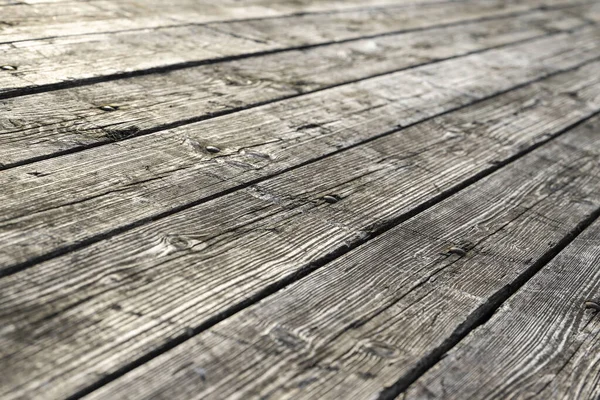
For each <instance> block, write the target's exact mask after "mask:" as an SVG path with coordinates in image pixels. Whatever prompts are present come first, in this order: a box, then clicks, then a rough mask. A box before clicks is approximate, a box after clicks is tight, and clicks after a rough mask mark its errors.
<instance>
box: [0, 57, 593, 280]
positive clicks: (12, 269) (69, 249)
mask: <svg viewBox="0 0 600 400" xmlns="http://www.w3.org/2000/svg"><path fill="white" fill-rule="evenodd" d="M596 60H600V56H599V57H596V58H594V59H591V60H588V61H586V62H584V63H582V64H579V65H577V66H575V67H570V68H566V69H564V70H561V71H555V72H553V73H550V74H546V75H544V76H540V77H538V78H535V79H533V80H530V81H528V82H524V83H521V84H519V85H516V86H513V87H512V88H509V89H506V90H503V91H500V92H496V93H494V94H492V95H489V96H485V97H482V98H481V99H478V100H475V101H473V102H470V103H468V104H464V105H461V106H458V107H454V108H451V109H448V110H446V111H444V112H442V113H439V114H436V115H432V116H429V117H427V118H424V119H422V120H419V121H416V122H413V123H411V124H408V125H406V126H402V127H396V128H394V129H391V130H389V131H386V132H383V133H380V134H378V135H375V136H373V137H371V138H368V139H365V140H363V141H360V142H357V143H354V144H352V145H350V146H348V147H345V148H343V149H339V150H336V151H333V152H331V153H327V154H323V155H321V156H319V157H315V158H313V159H310V160H306V161H304V162H302V163H299V164H296V165H293V166H290V167H287V168H283V169H282V170H280V171H278V172H275V173H273V174H270V175H266V176H263V177H260V178H256V179H253V180H250V181H248V182H246V183H242V184H240V185H237V186H233V187H231V188H229V189H225V190H223V191H221V192H219V193H214V194H212V195H210V196H206V197H203V198H201V199H198V200H195V201H192V202H190V203H187V204H183V205H180V206H177V207H174V208H172V209H170V210H168V211H164V212H162V213H158V214H156V215H153V216H149V217H145V218H142V219H140V220H138V221H135V222H131V223H129V224H126V225H123V226H121V227H118V228H115V229H113V230H110V231H108V232H105V233H102V234H98V235H95V236H92V237H90V238H87V239H84V240H81V241H79V242H77V243H74V244H71V245H66V246H63V247H59V248H57V249H55V250H53V251H50V252H48V253H46V254H43V255H40V256H37V257H33V258H31V259H30V260H27V261H25V262H22V263H19V264H15V265H13V266H11V267H8V268H4V269H3V270H0V278H2V277H5V276H9V275H13V274H15V273H17V272H20V271H23V270H25V269H27V268H29V267H31V266H33V265H35V264H38V263H41V262H44V261H48V260H50V259H53V258H56V257H59V256H61V255H64V254H67V253H69V252H72V251H75V250H79V249H82V248H85V247H88V246H90V245H92V244H94V243H97V242H100V241H102V240H105V239H109V238H111V237H113V236H115V235H118V234H120V233H123V232H126V231H129V230H131V229H134V228H136V227H139V226H142V225H145V224H147V223H150V222H152V221H156V220H159V219H162V218H166V217H169V216H171V215H173V214H176V213H178V212H181V211H184V210H187V209H189V208H192V207H195V206H197V205H200V204H203V203H206V202H209V201H211V200H214V199H217V198H220V197H223V196H226V195H228V194H231V193H233V192H236V191H238V190H242V189H245V188H248V187H250V186H253V185H256V184H258V183H261V182H264V181H266V180H268V179H272V178H274V177H276V176H279V175H282V174H285V173H287V172H289V171H293V170H295V169H298V168H301V167H304V166H306V165H309V164H312V163H315V162H318V161H320V160H323V159H325V158H328V157H331V156H334V155H336V154H339V153H342V152H345V151H348V150H351V149H353V148H356V147H358V146H362V145H364V144H366V143H370V142H372V141H374V140H377V139H380V138H382V137H385V136H389V135H392V134H395V133H397V132H399V131H401V130H403V129H407V128H410V127H413V126H416V125H418V124H421V123H424V122H427V121H429V120H432V119H434V118H438V117H441V116H444V115H447V114H450V113H453V112H455V111H459V110H461V109H464V108H467V107H470V106H473V105H475V104H478V103H481V102H484V101H487V100H489V99H492V98H495V97H497V96H500V95H503V94H505V93H508V92H511V91H514V90H518V89H520V88H523V87H526V86H528V85H531V84H534V83H537V82H540V81H543V80H545V79H548V78H550V77H552V76H556V75H560V74H562V73H566V72H569V71H573V70H577V69H579V68H582V67H583V66H585V65H587V64H589V63H592V62H595V61H596ZM598 113H600V110H597V111H594V113H593V114H592V115H591V116H588V117H586V118H584V119H582V120H579V121H578V122H576V123H574V124H572V125H570V127H571V126H576V125H579V124H580V123H582V122H583V121H587V120H588V119H589V118H591V117H593V116H595V115H596V114H598ZM562 133H564V130H562V131H560V133H558V134H556V135H553V136H549V137H548V139H547V140H545V141H541V142H539V143H538V144H536V145H534V147H533V148H537V147H539V146H540V145H541V144H543V143H546V142H547V141H548V140H551V139H553V138H555V137H557V135H560V134H562ZM525 151H526V152H525V153H523V152H520V153H518V154H527V152H528V150H525ZM513 157H514V156H513ZM513 157H511V158H510V159H512V158H513ZM504 165H505V164H503V163H498V164H497V166H498V167H501V166H504ZM496 169H497V168H495V169H494V171H495V170H496ZM485 171H488V170H485ZM373 229H378V228H377V227H375V228H373Z"/></svg>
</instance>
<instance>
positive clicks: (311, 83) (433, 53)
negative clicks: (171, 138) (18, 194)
mask: <svg viewBox="0 0 600 400" xmlns="http://www.w3.org/2000/svg"><path fill="white" fill-rule="evenodd" d="M587 9H588V8H587V7H573V8H572V9H569V10H568V12H567V11H565V10H562V11H541V12H535V13H531V14H526V15H522V16H521V17H520V18H518V19H514V18H499V19H493V20H489V21H483V22H476V23H469V24H463V25H460V26H453V27H446V28H432V29H427V30H423V31H417V32H410V33H404V34H394V35H385V36H382V37H376V38H371V39H359V40H356V41H351V42H347V43H343V44H330V45H325V46H319V47H314V48H308V49H304V50H290V51H284V52H281V53H276V54H270V55H264V56H261V57H260V58H255V57H250V58H246V59H242V60H235V61H224V62H220V63H216V64H211V65H204V66H198V67H192V68H184V69H181V70H175V71H171V72H166V73H162V74H150V75H143V76H139V77H133V78H127V79H119V80H116V81H110V82H102V83H96V84H92V85H86V86H83V87H74V88H69V89H63V90H57V91H53V92H50V93H40V94H36V95H30V96H22V97H16V98H11V99H7V100H5V101H4V104H5V108H3V109H0V121H3V134H2V135H0V163H1V164H3V165H4V168H9V167H11V166H14V165H18V164H24V163H28V162H31V161H32V160H39V159H40V158H49V157H51V156H53V155H57V154H60V153H63V152H69V151H75V150H77V149H82V148H86V147H91V146H94V145H97V144H101V143H107V142H110V141H114V140H116V139H125V138H129V137H133V136H136V135H137V136H139V135H143V134H145V133H149V132H152V131H157V130H164V129H166V128H168V127H171V128H172V127H174V126H177V125H185V124H189V123H191V122H194V121H199V120H202V119H208V118H211V117H215V116H218V115H223V114H225V113H232V112H235V111H239V110H241V109H246V108H250V107H253V106H257V105H260V104H263V103H268V102H274V101H277V100H282V99H284V98H289V97H293V96H297V95H300V94H304V93H308V92H314V91H317V90H324V89H326V88H330V87H333V86H338V85H342V84H344V83H350V82H353V81H356V80H361V79H366V78H369V77H372V76H376V75H382V74H388V73H392V72H395V71H398V70H402V69H407V68H414V67H416V66H419V65H423V64H429V63H434V62H439V61H442V60H444V59H448V58H453V57H460V56H464V55H466V54H469V53H474V52H481V51H484V50H486V49H489V48H491V47H498V46H509V45H511V44H517V43H519V42H522V41H526V40H532V39H535V38H540V37H543V36H548V35H552V34H557V33H559V32H560V31H569V30H574V29H579V28H581V27H582V26H584V25H585V24H586V21H585V20H584V17H583V16H584V15H585V13H586V11H587ZM574 13H575V14H578V15H579V17H575V16H573V14H574ZM74 54H79V53H74ZM298 59H302V60H303V63H301V64H299V63H297V61H296V60H298ZM306 65H310V66H311V69H310V71H308V70H307V69H306ZM107 105H109V106H111V107H112V108H111V110H112V111H103V110H102V107H103V106H107ZM113 109H114V110H113Z"/></svg>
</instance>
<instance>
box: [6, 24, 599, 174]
mask: <svg viewBox="0 0 600 400" xmlns="http://www.w3.org/2000/svg"><path fill="white" fill-rule="evenodd" d="M590 25H595V24H587V23H586V24H583V25H581V26H579V27H577V28H575V29H572V30H565V31H560V32H553V33H550V34H543V35H538V36H534V37H531V38H527V39H522V40H517V41H515V42H510V43H504V44H500V45H497V46H492V47H486V48H485V49H479V50H473V51H470V52H467V53H463V54H457V55H454V56H450V57H447V58H442V59H436V60H431V61H427V62H424V63H420V64H415V65H410V66H407V67H403V68H399V69H395V70H391V71H386V72H381V73H378V74H375V75H369V76H366V77H363V78H357V79H353V80H349V81H344V82H340V83H336V84H332V85H329V86H323V87H321V88H318V89H314V90H309V91H305V92H301V93H295V94H291V95H287V96H280V97H277V98H273V99H270V100H265V101H261V102H257V103H252V104H248V105H246V106H241V107H234V108H230V109H227V110H222V111H215V112H211V113H208V114H204V115H201V116H198V117H193V118H187V119H184V120H179V121H176V122H171V123H168V124H162V125H158V126H155V127H153V128H148V129H143V130H141V131H139V132H136V133H134V134H132V135H130V136H128V137H126V138H123V139H121V140H117V141H114V140H105V141H98V142H96V143H91V144H86V145H84V146H77V147H73V148H70V149H67V150H63V151H58V152H54V153H51V154H44V155H40V156H37V157H31V158H28V159H26V160H21V161H17V162H13V163H8V164H0V171H3V170H8V169H11V168H16V167H20V166H23V165H28V164H32V163H35V162H38V161H44V160H48V159H51V158H56V157H61V156H65V155H69V154H74V153H79V152H81V151H85V150H88V149H93V148H95V147H100V146H104V145H107V144H110V143H115V142H123V141H125V140H129V139H133V138H137V137H140V136H146V135H150V134H153V133H157V132H160V131H164V130H168V129H173V128H178V127H181V126H185V125H189V124H193V123H197V122H202V121H206V120H209V119H213V118H218V117H222V116H225V115H231V114H234V113H237V112H240V111H246V110H250V109H253V108H256V107H262V106H266V105H269V104H273V103H277V102H281V101H285V100H289V99H294V98H297V97H301V96H306V95H311V94H314V93H318V92H322V91H325V90H329V89H334V88H337V87H340V86H345V85H351V84H354V83H359V82H362V81H366V80H369V79H375V78H380V77H382V76H386V75H392V74H395V73H398V72H402V71H409V70H412V69H416V68H421V67H425V66H428V65H433V64H437V63H440V62H445V61H450V60H454V59H458V58H462V57H468V56H471V55H475V54H481V53H485V52H487V51H492V50H498V49H502V48H505V47H511V46H517V45H521V44H524V43H528V42H533V41H536V40H540V39H543V38H549V37H552V36H557V35H561V34H565V33H572V32H576V31H578V30H581V29H584V28H586V27H589V26H590ZM316 46H320V45H316ZM294 50H297V49H294ZM286 51H293V50H286ZM597 59H600V57H599V58H593V59H592V60H590V61H586V62H585V63H583V64H580V65H579V66H582V65H585V64H587V63H590V62H592V61H595V60H597ZM579 66H578V67H579ZM569 70H570V69H566V70H561V71H558V72H563V71H564V72H566V71H569ZM547 76H551V75H547ZM14 97H17V96H14ZM0 100H2V95H1V94H0ZM101 129H102V130H103V131H105V129H104V128H101Z"/></svg>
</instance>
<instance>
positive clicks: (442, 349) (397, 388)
mask: <svg viewBox="0 0 600 400" xmlns="http://www.w3.org/2000/svg"><path fill="white" fill-rule="evenodd" d="M599 217H600V208H597V209H596V210H594V211H593V212H592V213H591V214H589V215H588V216H587V217H586V218H585V219H584V220H583V221H581V222H579V224H577V226H576V227H575V228H573V229H572V230H571V231H570V232H568V233H567V234H566V235H565V236H564V237H563V238H562V239H561V240H560V241H559V242H558V243H557V244H556V245H554V246H553V247H552V248H551V249H550V250H548V251H547V252H546V253H544V254H543V255H542V256H541V257H540V258H539V259H538V261H536V262H535V263H534V264H533V265H532V266H531V267H529V268H527V269H526V270H525V271H523V272H522V273H521V274H520V275H519V276H518V277H517V278H516V279H515V280H514V281H512V282H511V283H508V284H506V285H505V286H504V287H503V288H501V289H500V290H498V291H497V292H496V293H494V294H493V295H492V296H490V297H489V299H488V300H487V301H486V302H485V303H484V304H482V305H481V306H479V307H478V308H477V309H476V310H475V311H473V312H472V313H471V314H469V315H468V316H467V317H466V319H465V321H464V322H463V323H461V324H460V325H459V326H458V327H457V328H456V329H455V331H454V332H453V333H452V334H451V335H450V337H448V338H447V339H446V340H445V341H444V342H443V343H442V344H441V345H440V346H439V347H437V348H436V349H434V350H432V351H431V352H430V353H429V354H427V355H426V356H424V357H423V358H422V359H421V360H420V361H419V362H418V363H417V365H416V367H415V368H414V369H413V370H412V371H410V372H407V373H406V374H404V376H402V377H401V378H400V379H398V380H397V381H396V383H394V384H393V385H391V386H389V387H387V388H385V389H384V390H382V391H381V392H380V394H379V396H378V400H391V399H395V398H396V397H397V396H399V395H400V394H402V392H404V391H405V390H406V389H408V387H409V386H410V385H412V384H413V383H414V382H415V381H417V380H418V379H419V378H420V377H421V376H422V375H424V374H425V373H427V371H429V369H431V368H433V367H434V366H435V365H436V364H437V363H438V362H439V361H440V360H441V359H442V358H443V356H444V354H446V353H447V352H448V351H450V350H452V349H453V348H454V347H455V346H456V345H458V344H459V343H460V342H461V341H462V340H463V339H464V338H465V337H466V336H467V335H468V334H469V333H471V332H472V331H474V330H475V329H477V328H478V327H479V326H481V325H484V324H485V323H486V322H487V321H488V320H489V319H490V318H491V317H492V316H493V315H494V313H495V312H496V311H497V310H498V309H499V308H500V307H501V306H502V305H503V304H504V302H505V301H507V300H508V299H509V298H510V297H511V296H513V295H514V294H515V293H517V292H518V291H519V289H521V288H522V287H523V285H525V284H526V283H527V282H528V281H529V280H530V279H531V278H533V277H534V276H535V275H536V274H537V273H538V272H540V271H541V270H542V269H543V268H544V267H545V266H546V265H547V264H548V263H549V262H550V261H552V259H553V258H554V257H556V256H557V255H558V254H559V253H560V252H561V251H563V250H564V249H565V248H566V247H567V246H568V245H569V244H571V242H573V240H575V239H576V238H577V237H578V236H579V235H580V234H581V233H582V232H583V231H584V230H585V229H587V228H588V227H589V226H590V225H592V224H593V223H594V222H595V221H596V220H597V219H598V218H599Z"/></svg>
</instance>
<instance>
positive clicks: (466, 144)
mask: <svg viewBox="0 0 600 400" xmlns="http://www.w3.org/2000/svg"><path fill="white" fill-rule="evenodd" d="M596 68H597V64H590V65H589V66H588V68H587V69H586V68H585V67H583V68H581V69H578V70H576V71H573V72H570V73H565V74H561V75H558V76H555V77H553V78H550V79H547V80H545V81H542V82H539V83H536V84H531V85H528V86H526V87H524V88H522V89H519V90H517V91H512V92H508V93H507V94H505V95H502V96H500V97H498V98H493V99H490V100H488V101H485V102H483V103H479V104H476V105H474V106H471V107H468V108H466V109H464V110H462V111H460V112H455V113H451V114H448V115H447V116H442V117H439V118H436V119H433V120H431V121H429V122H425V123H422V124H418V125H415V126H414V127H411V128H408V129H406V130H402V131H399V132H398V133H397V134H395V135H388V136H385V137H382V138H380V139H378V140H375V141H372V142H371V143H368V144H365V145H362V146H359V147H355V148H353V149H351V150H349V151H347V152H341V153H338V154H337V155H336V156H334V157H328V158H325V159H323V160H321V161H319V162H317V163H313V164H308V165H306V166H305V167H302V168H300V169H298V170H295V171H290V172H289V173H286V174H283V175H280V176H277V177H275V178H273V179H272V180H269V181H265V182H263V183H261V184H260V185H255V186H251V187H249V188H247V189H246V190H243V191H238V192H234V193H232V194H231V195H228V196H225V197H221V198H218V199H215V200H213V201H210V202H208V203H205V204H202V205H200V206H198V207H194V208H190V209H189V210H187V211H184V212H180V213H176V214H174V215H172V216H170V217H168V218H165V219H162V220H160V221H157V222H155V223H152V224H149V225H144V226H142V227H139V228H137V229H134V230H132V231H130V232H128V233H126V234H122V235H117V236H115V237H113V238H111V239H110V240H106V241H102V242H99V243H98V244H96V245H93V246H90V247H87V248H84V249H82V250H80V251H75V252H72V253H69V254H67V255H65V256H63V257H60V258H56V259H53V260H50V261H47V262H44V263H40V264H38V265H35V266H33V267H31V268H29V269H27V270H24V271H21V272H20V273H17V274H14V275H12V276H10V277H5V278H4V279H2V280H1V281H0V284H1V285H2V287H1V289H0V291H2V293H4V294H5V295H4V296H3V298H2V302H1V303H0V310H1V312H0V315H1V318H2V319H3V320H4V321H5V322H6V323H7V325H8V326H10V327H11V328H10V331H12V332H13V335H12V336H11V335H10V334H8V335H6V336H5V337H4V338H3V340H4V341H3V346H2V348H3V349H6V351H5V352H4V353H3V357H5V358H9V359H11V360H12V369H11V371H12V372H13V373H9V374H6V375H4V376H3V377H2V378H1V379H3V380H4V384H3V385H2V386H4V387H6V388H11V389H9V392H8V393H6V395H7V396H8V395H9V394H11V395H14V396H18V395H24V394H25V393H31V394H35V393H40V392H39V391H44V392H47V391H48V388H45V387H44V386H40V385H41V384H43V381H41V380H39V379H34V378H35V377H36V376H45V377H46V378H47V379H58V378H59V377H60V379H61V385H60V386H59V387H55V388H54V390H56V392H54V393H55V394H56V397H62V395H64V394H65V392H64V391H72V390H76V389H82V388H84V387H85V386H86V385H89V384H90V382H89V380H88V377H89V376H102V375H104V374H109V373H113V372H115V371H118V370H119V369H120V368H121V367H123V366H126V365H127V363H128V362H131V360H132V359H133V360H135V359H136V358H139V357H143V355H144V354H145V353H146V352H148V351H150V350H155V349H157V348H160V346H163V345H165V344H168V343H169V342H170V341H177V340H180V338H181V336H184V337H186V335H187V334H188V333H187V332H188V331H189V330H190V329H191V330H192V331H193V330H194V329H197V328H199V327H201V326H202V325H203V324H206V323H209V322H210V321H211V319H212V318H213V317H214V316H217V317H218V316H219V315H221V314H222V313H224V312H228V311H229V309H234V308H235V307H237V304H240V303H241V302H243V301H245V300H247V299H249V298H252V297H253V296H256V295H259V294H260V292H261V290H263V289H264V288H265V287H267V286H269V285H271V286H273V285H279V284H280V282H282V281H284V280H286V279H290V278H291V279H293V278H294V276H295V275H296V274H297V273H299V272H301V271H302V270H304V269H306V268H310V266H311V265H312V263H314V262H315V261H318V262H323V261H319V260H327V259H328V257H331V255H335V254H337V253H340V252H343V251H344V249H345V248H347V246H351V247H355V246H356V245H357V244H360V243H362V242H364V241H365V240H366V239H368V237H369V235H371V234H372V232H376V231H378V230H380V229H382V228H381V226H385V225H386V224H389V223H391V222H392V221H394V220H397V219H398V218H403V216H406V215H408V214H410V213H411V212H413V210H414V211H416V210H418V209H419V208H420V207H423V206H424V205H426V204H427V203H429V202H431V201H435V199H438V198H439V197H440V196H447V195H448V194H449V191H450V193H451V191H452V190H453V188H455V187H456V186H457V185H458V186H460V185H461V183H462V182H465V181H468V179H470V178H474V177H476V176H477V174H479V173H485V171H490V170H494V169H497V168H498V165H502V163H503V162H505V161H506V160H508V159H510V158H511V157H514V156H515V155H518V154H520V153H522V152H523V151H524V149H526V148H528V147H531V146H534V145H535V144H536V143H541V142H543V141H545V140H548V139H549V138H551V137H552V136H554V135H556V134H559V133H560V132H561V131H562V130H564V129H566V128H568V127H569V126H570V125H572V124H576V123H577V122H578V121H580V120H581V119H583V118H587V117H588V116H590V115H592V113H594V112H597V111H598V109H599V107H600V104H598V101H600V85H599V84H598V82H596V83H594V80H597V77H595V76H594V77H593V78H592V76H593V74H590V71H594V70H595V69H596ZM573 91H575V92H576V93H577V96H578V97H579V100H577V99H575V98H574V97H573V96H572V93H573ZM561 93H562V94H561ZM567 93H570V94H567ZM532 99H537V101H535V100H534V101H532ZM586 104H589V105H587V106H586ZM542 105H543V106H542ZM586 109H587V111H586ZM559 110H560V112H559ZM515 116H517V117H515ZM471 121H480V124H479V125H477V129H476V130H475V129H473V128H474V126H473V125H471V123H472V122H471ZM468 126H471V134H470V135H465V134H461V131H462V130H463V129H465V128H466V127H468ZM525 127H526V128H527V135H523V130H524V128H525ZM483 132H487V133H483ZM449 148H451V149H453V150H452V151H450V152H449V151H448V149H449ZM382 187H383V188H388V187H389V189H388V190H387V191H386V192H382V191H381V188H382ZM328 194H329V195H332V194H333V195H338V196H340V197H342V198H343V200H341V201H339V202H338V203H336V204H332V205H330V204H328V203H326V202H324V201H323V200H321V199H322V198H323V196H324V195H328ZM13 248H16V247H13ZM73 265H77V268H73ZM25 330H27V331H29V332H31V335H32V336H33V337H34V338H35V339H34V340H33V341H29V340H25V341H20V340H19V339H18V338H21V337H23V334H24V332H25ZM90 335H91V336H92V337H94V338H95V339H94V340H93V341H90V340H88V339H86V338H89V337H90ZM59 354H61V355H62V356H60V357H59ZM108 354H111V356H110V357H108V356H107V355H108ZM57 357H58V358H57ZM53 359H61V360H62V361H60V362H43V360H46V361H50V360H53ZM102 360H105V361H104V362H102ZM32 365H36V366H38V368H32V367H31V366H32ZM84 371H85V372H84Z"/></svg>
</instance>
